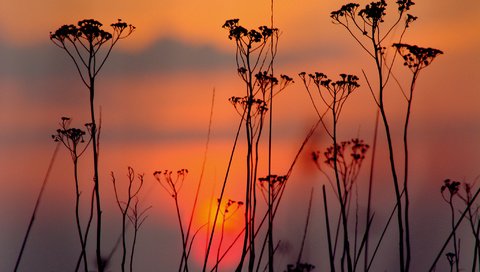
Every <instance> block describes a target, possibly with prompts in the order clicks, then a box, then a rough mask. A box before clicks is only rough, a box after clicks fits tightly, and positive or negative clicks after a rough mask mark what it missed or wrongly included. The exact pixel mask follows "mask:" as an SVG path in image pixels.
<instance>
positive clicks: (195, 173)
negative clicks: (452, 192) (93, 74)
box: [0, 0, 480, 271]
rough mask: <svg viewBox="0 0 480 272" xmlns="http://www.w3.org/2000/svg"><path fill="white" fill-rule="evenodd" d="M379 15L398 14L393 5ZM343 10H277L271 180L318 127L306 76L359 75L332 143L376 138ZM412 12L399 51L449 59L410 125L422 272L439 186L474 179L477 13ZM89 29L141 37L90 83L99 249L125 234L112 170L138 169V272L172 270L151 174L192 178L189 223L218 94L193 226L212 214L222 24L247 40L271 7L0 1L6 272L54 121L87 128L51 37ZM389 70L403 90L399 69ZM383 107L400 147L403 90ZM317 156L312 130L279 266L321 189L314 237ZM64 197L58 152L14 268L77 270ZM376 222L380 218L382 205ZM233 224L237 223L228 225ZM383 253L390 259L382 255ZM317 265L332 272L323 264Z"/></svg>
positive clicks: (384, 198)
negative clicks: (97, 132) (339, 17)
mask: <svg viewBox="0 0 480 272" xmlns="http://www.w3.org/2000/svg"><path fill="white" fill-rule="evenodd" d="M342 3H343V2H342ZM345 3H346V2H345ZM361 3H363V4H365V3H366V1H362V2H361ZM388 3H389V4H390V5H391V6H393V2H392V1H389V2H388ZM340 6H341V2H338V1H327V0H316V1H314V0H305V1H303V0H302V1H286V0H278V1H276V2H275V6H274V10H275V13H274V19H275V25H276V27H277V28H279V29H280V32H281V35H280V40H279V44H278V55H277V59H276V63H275V69H276V71H278V73H282V74H287V75H289V76H291V77H293V78H294V80H295V82H296V83H295V84H293V85H292V86H290V87H288V88H287V89H286V90H285V91H284V92H283V93H281V94H280V95H279V96H278V98H277V100H275V103H276V104H275V105H276V107H275V108H274V120H276V121H274V125H273V136H274V142H273V147H274V149H273V150H274V151H273V155H274V166H273V169H274V171H278V172H286V170H287V169H288V167H289V165H290V163H291V161H292V159H293V157H294V156H295V154H296V152H297V150H298V148H299V147H300V144H301V143H302V141H303V139H304V137H305V135H306V134H307V133H308V130H309V128H310V127H311V126H312V125H313V124H314V122H315V121H316V115H315V111H314V109H313V107H312V105H311V103H310V101H309V98H308V94H307V93H306V91H305V89H304V87H303V85H302V83H301V80H300V78H299V77H298V76H297V74H298V73H299V72H302V71H305V72H307V73H308V72H314V71H319V72H324V73H326V74H328V75H329V76H331V77H335V76H336V75H337V74H340V73H352V74H357V75H359V77H360V85H362V87H361V88H359V89H358V92H356V93H354V94H352V96H351V98H350V99H349V101H348V102H347V104H346V106H345V109H344V112H343V113H342V123H341V126H340V128H339V133H340V135H341V137H342V139H349V138H353V137H361V138H364V139H365V140H366V141H367V142H371V141H372V134H373V125H374V122H373V120H374V116H375V105H374V103H373V100H372V97H371V95H370V93H369V91H368V89H367V88H366V84H365V80H364V78H363V77H361V76H360V75H361V74H362V70H364V71H365V72H366V73H367V74H372V75H373V69H372V68H373V67H372V62H371V60H370V59H369V58H368V57H366V56H365V54H364V52H362V50H361V49H360V47H359V46H358V45H357V44H356V43H355V41H354V40H353V39H352V38H351V37H350V36H349V34H348V33H347V32H346V31H345V29H343V28H342V27H341V26H338V25H334V24H333V23H332V21H331V19H330V17H329V14H330V12H331V11H333V10H336V9H338V8H339V7H340ZM390 11H391V10H390ZM412 13H413V14H414V15H415V16H418V17H419V19H418V20H417V21H416V22H415V23H414V24H413V26H412V27H411V29H409V32H407V34H406V36H405V38H404V41H405V42H407V43H412V44H417V45H419V46H423V47H434V48H438V49H441V50H442V51H443V52H444V54H443V55H441V56H439V57H438V58H437V59H436V60H435V61H434V62H433V64H432V65H431V66H429V67H428V68H426V69H425V70H424V71H422V73H421V75H420V78H419V81H418V83H417V87H416V88H417V92H416V93H415V98H414V102H413V116H412V123H411V128H410V131H411V146H412V150H413V152H412V156H411V165H412V170H411V180H412V184H414V185H413V187H412V188H413V189H412V206H415V207H417V208H416V209H415V210H413V212H412V216H413V217H414V218H415V220H412V221H413V222H414V223H413V224H414V227H413V228H414V230H415V231H414V237H415V238H416V239H415V240H414V245H416V246H417V247H415V248H417V251H416V253H417V254H418V256H419V257H418V258H417V259H416V260H414V264H415V265H417V267H418V268H420V270H422V269H423V267H426V266H428V265H429V264H430V260H432V258H433V256H434V253H431V252H435V249H436V248H438V247H439V246H440V245H441V243H442V242H443V237H445V235H446V234H447V233H448V228H447V227H446V226H445V222H448V214H447V213H446V208H447V204H446V203H444V202H443V200H442V198H441V195H440V193H439V190H440V186H441V184H442V181H443V180H444V179H445V178H452V179H457V180H461V181H468V182H473V181H474V180H475V179H476V178H477V177H478V176H479V175H480V170H479V168H478V165H479V162H480V144H479V142H478V139H479V137H480V123H479V122H478V117H480V107H478V103H479V102H478V101H480V94H479V90H480V81H479V80H478V77H479V76H480V53H479V52H478V49H479V48H480V35H478V33H480V2H479V1H476V0H465V1H462V3H461V4H459V3H455V4H453V3H452V2H451V1H444V0H441V1H433V0H424V1H421V2H420V1H418V3H416V5H415V6H413V10H412ZM392 14H393V13H392ZM86 18H95V19H97V20H99V21H101V22H102V23H104V25H105V26H108V25H109V24H110V23H113V22H116V20H117V19H118V18H121V19H122V20H124V21H126V22H127V23H131V24H133V25H135V26H136V30H135V32H134V33H133V34H132V35H131V36H130V37H128V38H127V39H125V40H121V41H120V42H119V43H118V46H116V47H115V48H114V51H113V53H112V55H111V56H110V58H109V59H108V61H107V63H106V65H105V67H104V68H103V70H102V71H101V73H100V75H99V78H98V80H97V83H98V84H97V97H96V101H97V102H96V103H97V107H98V108H100V107H101V113H102V129H103V131H102V138H101V155H100V156H101V159H100V160H101V162H100V167H101V179H102V180H104V183H103V184H102V187H103V188H104V189H103V190H104V191H105V201H104V202H105V203H109V204H106V207H105V216H106V218H107V219H106V221H107V222H108V223H107V225H106V228H107V229H108V230H109V231H108V234H107V235H106V237H105V247H106V248H111V247H113V244H114V241H115V239H116V237H117V235H118V231H119V229H118V224H119V223H118V222H119V221H118V220H119V211H118V208H117V207H116V206H115V203H114V196H113V191H112V190H113V188H112V186H111V181H110V172H111V171H113V172H115V175H116V176H118V177H123V178H125V174H126V171H127V167H128V166H132V167H133V168H134V169H135V170H136V171H137V173H145V177H146V180H147V182H146V185H145V188H146V189H145V196H144V200H145V201H144V205H145V207H147V206H150V205H151V206H152V209H151V210H150V211H149V218H148V219H147V221H146V223H145V226H144V228H143V229H142V230H141V233H140V235H141V236H140V237H141V239H142V240H141V242H140V243H139V246H138V252H139V253H138V261H137V267H138V270H139V271H154V270H158V268H159V267H175V266H176V265H177V260H178V261H179V260H180V252H181V251H180V243H179V242H180V236H179V233H178V228H177V225H176V224H177V222H176V221H175V220H176V218H175V214H174V206H173V200H172V199H171V198H170V197H169V196H168V194H167V193H166V192H164V191H162V189H161V187H160V186H159V185H158V184H156V181H155V180H154V178H153V176H152V173H153V172H154V171H156V170H165V169H170V170H175V171H176V170H177V169H182V168H188V169H189V170H190V171H189V176H188V178H187V180H186V185H185V186H184V188H183V189H182V190H183V191H182V195H181V197H183V202H182V203H183V205H184V206H183V207H184V211H183V214H184V216H185V217H187V215H188V214H189V212H188V211H189V209H190V208H189V207H190V205H191V201H190V199H191V198H192V196H193V193H194V188H195V186H196V183H197V182H198V180H199V177H200V172H201V165H202V160H203V155H204V150H205V142H206V138H207V130H208V123H209V115H210V109H211V105H212V95H213V93H214V94H215V98H214V106H213V119H212V134H211V143H210V146H209V150H208V153H207V164H206V171H205V177H204V179H205V180H206V182H205V185H204V187H203V188H202V191H201V198H202V202H201V205H200V206H201V210H202V211H201V212H199V214H200V215H202V216H205V214H208V212H206V211H208V209H209V204H208V203H209V201H210V199H211V198H212V196H213V195H217V194H218V192H219V190H220V188H219V186H220V185H219V184H220V181H221V180H222V179H223V176H224V175H225V169H226V165H227V160H228V156H229V154H230V149H231V146H232V143H233V137H234V135H235V131H236V126H237V125H238V120H239V116H238V114H237V113H236V112H235V110H234V109H233V108H232V107H231V105H230V103H229V102H228V98H229V97H231V96H240V95H242V94H243V87H242V82H241V80H240V78H239V77H238V75H237V73H236V64H235V48H234V44H233V42H232V41H231V40H229V39H228V38H227V36H228V34H227V32H226V30H224V29H222V28H221V26H222V25H223V23H224V22H225V20H227V19H232V18H239V19H240V23H241V24H242V25H244V26H245V27H247V28H254V27H257V26H260V25H268V24H269V23H270V1H263V0H262V1H253V0H244V1H236V0H229V1H220V0H210V1H193V0H182V1H173V0H161V1H152V0H139V1H123V0H121V1H110V0H109V1H70V2H65V1H59V0H48V1H32V0H18V1H2V2H1V4H0V187H1V190H0V202H1V205H0V228H1V231H0V259H1V260H5V261H2V262H1V264H0V270H2V271H4V270H5V271H7V270H10V269H12V268H13V266H14V262H15V259H16V256H17V254H18V250H19V248H20V244H21V240H22V238H23V235H24V233H25V230H26V226H27V224H28V220H29V217H30V214H31V211H32V209H33V206H34V203H35V198H36V196H37V194H38V191H39V189H40V186H41V182H42V180H43V177H44V175H45V172H46V169H47V166H48V162H49V160H50V157H51V156H52V153H53V150H54V148H55V143H54V142H53V141H52V140H51V137H50V136H51V134H52V133H54V132H55V130H56V129H57V128H58V123H59V121H60V118H61V117H62V116H68V117H71V118H72V125H75V126H82V125H83V124H84V123H86V122H88V111H87V106H88V95H87V94H88V92H87V89H85V87H84V86H83V85H82V83H81V81H80V79H79V77H78V74H77V73H76V70H75V68H74V66H73V64H72V62H71V61H70V59H69V58H68V56H67V55H66V54H65V53H64V52H63V51H62V50H61V49H59V48H58V47H56V46H55V45H53V44H52V42H51V41H50V40H49V33H50V32H52V31H55V30H56V29H57V28H58V27H60V26H61V25H63V24H72V23H76V22H77V21H78V20H81V19H86ZM107 28H108V27H107ZM395 72H396V73H398V75H399V76H400V77H402V78H408V75H409V74H408V72H406V71H405V68H403V67H398V68H396V70H395ZM387 103H388V104H387V105H388V107H389V110H390V112H389V114H390V116H391V118H392V119H391V120H392V123H393V124H394V128H393V131H394V134H395V135H396V136H394V137H395V141H400V136H399V135H400V133H401V131H400V126H399V125H400V120H401V119H400V118H401V116H402V115H403V114H404V110H403V109H404V106H405V103H404V100H402V97H401V94H400V93H399V92H398V89H396V88H392V92H391V93H390V94H389V96H388V102H387ZM97 112H98V111H97ZM381 131H382V130H381ZM380 135H381V136H380V140H379V146H381V147H380V148H379V151H378V152H379V155H378V156H379V158H380V159H379V160H378V161H379V166H378V169H379V170H378V171H377V172H378V173H376V174H377V175H378V180H379V185H378V187H377V191H376V193H377V197H378V203H381V205H380V206H379V207H382V206H383V204H382V203H390V204H391V201H390V202H388V201H389V200H388V199H389V197H391V196H392V193H393V189H392V186H391V184H390V182H389V181H390V180H389V176H388V172H387V170H386V169H387V168H386V167H387V166H386V165H385V164H384V161H385V159H386V152H385V149H384V148H385V139H384V135H383V134H382V133H381V134H380ZM326 146H327V140H326V139H325V135H324V134H322V133H321V132H318V133H317V134H315V137H313V139H312V140H311V141H310V142H309V144H308V145H307V147H306V150H305V152H303V153H302V155H301V156H300V158H301V159H300V163H299V164H298V167H297V168H296V169H295V171H294V173H293V175H292V184H291V187H288V188H287V194H286V196H285V203H284V204H282V205H283V206H281V207H283V210H282V211H283V212H282V213H281V216H280V217H279V219H278V220H279V223H278V229H277V230H276V231H277V235H278V236H277V237H278V239H279V240H282V241H284V242H285V243H284V244H285V245H291V246H290V247H289V246H286V247H285V248H286V249H285V250H283V251H282V253H280V255H281V257H279V259H280V260H281V261H280V262H279V266H281V267H282V268H283V267H285V264H286V263H289V262H293V261H294V260H295V258H296V257H295V256H296V254H297V252H298V244H299V242H298V241H299V239H301V233H302V231H303V229H302V228H303V222H304V217H305V215H304V214H298V213H296V212H295V211H296V210H297V209H301V210H302V211H303V210H305V212H306V209H305V207H306V206H307V204H308V202H307V198H308V197H307V196H308V195H309V192H310V189H311V188H315V194H314V195H315V198H314V203H316V204H317V206H316V208H314V209H313V213H314V216H313V218H314V219H315V220H314V223H312V229H314V228H319V229H320V228H323V225H322V224H323V221H322V209H321V205H320V203H321V194H320V192H321V187H320V186H321V185H322V184H324V183H325V181H324V180H322V179H321V174H320V173H319V172H318V171H315V169H314V166H313V163H312V162H311V161H310V159H309V153H310V151H312V150H317V149H319V150H321V149H325V148H326ZM240 152H242V149H240ZM90 155H91V154H89V153H88V152H87V153H86V154H85V158H84V161H83V162H82V163H81V167H82V169H83V170H82V172H81V178H82V179H83V186H84V187H82V188H84V190H87V188H88V186H89V184H88V181H89V177H90V176H91V169H90V168H89V167H90V164H91V162H90V158H89V157H90ZM87 157H88V158H87ZM382 158H383V160H382ZM241 159H242V158H241V157H239V158H237V159H235V160H234V168H233V169H234V171H233V173H232V176H233V177H232V179H233V180H242V173H243V172H242V170H243V168H242V167H243V166H242V160H241ZM366 170H367V168H366V167H365V168H364V169H363V170H362V173H363V175H364V176H365V175H366V173H367V171H366ZM362 177H363V176H362ZM187 183H188V184H187ZM239 183H240V182H232V185H231V186H229V187H228V188H227V192H228V195H229V197H231V198H232V199H239V198H241V197H242V186H241V185H239ZM192 184H193V185H192ZM73 186H74V185H73V181H72V164H71V161H70V158H69V156H68V153H67V152H66V150H65V149H62V150H61V151H60V153H59V154H58V157H57V160H56V162H55V165H54V168H53V170H52V173H51V176H50V178H49V183H48V185H47V188H46V191H45V195H44V201H43V202H42V203H41V206H40V212H39V216H38V217H37V219H36V221H35V225H34V228H33V232H32V235H31V238H30V240H29V244H28V246H27V250H26V253H25V256H24V260H23V263H22V269H21V271H30V270H31V269H32V268H34V267H42V268H44V270H45V271H63V270H65V269H70V268H71V266H72V263H73V259H75V258H76V257H75V256H76V254H77V246H78V242H77V240H76V238H77V237H76V236H75V235H76V233H75V228H74V224H73V222H74V214H73V212H74V201H73V197H74V187H73ZM289 186H290V185H289ZM425 196H428V197H425ZM377 212H378V213H379V214H386V213H388V211H386V210H384V209H382V208H378V211H377ZM200 215H199V216H200ZM240 215H241V212H238V213H237V216H238V217H240ZM207 217H208V215H207ZM235 220H238V218H233V219H232V221H231V223H232V225H235V224H234V222H237V221H235ZM201 221H202V220H201V217H200V219H199V222H197V223H196V224H198V225H201V224H202V223H200V222H201ZM286 222H295V223H292V224H285V223H286ZM439 222H440V223H439ZM442 224H443V225H442ZM433 225H435V226H441V227H435V228H434V227H433ZM432 228H433V229H432ZM229 231H231V233H230V234H229V235H234V233H236V230H235V228H233V227H232V229H231V230H229ZM237 231H238V230H237ZM310 234H311V235H312V238H311V240H310V242H309V243H308V245H307V248H308V250H307V251H306V253H305V258H308V259H306V261H310V262H312V263H315V262H316V261H317V262H320V261H318V260H319V256H317V255H316V254H317V253H315V252H316V250H318V248H322V243H324V239H323V238H324V237H322V235H318V236H315V235H314V234H315V231H313V230H312V231H311V232H310ZM229 239H230V238H229ZM392 242H393V241H392ZM172 248H173V249H175V250H172ZM386 248H388V247H386ZM432 248H433V249H432ZM425 249H428V250H425ZM430 249H431V250H430ZM105 250H107V249H105ZM389 250H390V249H389ZM320 252H321V250H320ZM386 252H387V253H386V254H387V256H388V252H389V251H388V250H386ZM198 255H201V253H198ZM390 255H393V254H390ZM56 256H63V257H62V258H56ZM92 257H93V256H92ZM232 259H233V258H232ZM384 259H385V261H384V262H383V263H380V264H378V269H379V270H378V271H383V270H384V269H388V268H389V267H390V266H389V265H391V263H390V260H389V259H388V258H384ZM172 260H174V261H172ZM392 262H393V261H392ZM226 263H227V262H226ZM322 265H325V264H321V263H318V264H317V266H318V267H323V266H322ZM226 267H228V263H227V264H226ZM376 271H377V270H376Z"/></svg>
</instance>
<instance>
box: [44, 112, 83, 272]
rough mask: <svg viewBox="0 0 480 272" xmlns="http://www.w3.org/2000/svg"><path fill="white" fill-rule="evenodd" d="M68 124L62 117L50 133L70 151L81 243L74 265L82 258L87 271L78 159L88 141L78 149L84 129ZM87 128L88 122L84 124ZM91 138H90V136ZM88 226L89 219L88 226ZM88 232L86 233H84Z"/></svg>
mask: <svg viewBox="0 0 480 272" xmlns="http://www.w3.org/2000/svg"><path fill="white" fill-rule="evenodd" d="M69 124H70V118H68V117H62V122H61V123H60V128H59V129H57V133H56V134H54V135H52V139H53V140H54V141H55V142H61V143H62V144H63V145H64V146H65V147H66V148H67V149H68V151H69V152H70V156H71V158H72V161H73V176H74V181H75V222H76V226H77V231H78V235H79V239H80V245H81V254H80V259H79V260H78V262H77V265H76V267H75V271H78V269H79V268H80V262H81V260H83V264H84V269H85V272H86V271H88V264H87V257H86V252H85V249H86V243H87V236H86V235H85V236H84V235H83V231H82V227H81V220H80V195H81V192H80V189H79V181H78V160H79V158H80V157H81V156H82V154H83V153H84V151H85V150H86V149H87V147H88V144H89V143H90V141H88V143H87V144H86V145H85V146H84V147H83V149H80V150H79V145H80V144H81V143H84V142H85V141H84V135H85V131H83V130H81V129H78V128H68V126H69ZM86 126H87V128H88V127H89V124H87V125H86ZM90 139H91V138H90ZM89 226H90V221H89V224H88V227H89ZM86 234H88V233H86Z"/></svg>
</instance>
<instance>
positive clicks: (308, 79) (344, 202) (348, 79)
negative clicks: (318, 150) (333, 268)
mask: <svg viewBox="0 0 480 272" xmlns="http://www.w3.org/2000/svg"><path fill="white" fill-rule="evenodd" d="M299 76H300V78H301V79H302V81H303V84H304V86H305V89H306V90H307V92H308V93H309V96H310V98H311V99H312V104H313V106H314V108H315V110H316V112H317V115H318V117H319V119H320V121H321V122H322V123H323V126H324V128H325V129H326V132H327V134H328V135H329V136H330V138H331V140H332V144H333V145H332V147H331V148H329V149H328V150H327V152H326V153H325V155H326V156H327V161H326V163H327V164H329V165H330V166H331V167H332V168H333V170H334V174H335V186H336V188H335V189H336V192H335V193H336V194H337V196H338V201H339V205H340V216H339V220H340V221H341V224H342V229H343V251H342V258H341V265H342V269H343V268H344V265H345V264H346V265H347V271H353V263H352V257H351V249H350V238H349V233H348V214H347V213H348V212H347V208H348V206H349V204H348V203H349V199H350V196H349V191H350V187H351V184H353V183H352V182H353V180H354V179H352V180H351V181H352V182H350V183H348V182H347V181H348V179H349V177H348V176H349V171H351V170H352V169H350V170H348V166H347V165H346V162H345V161H344V160H343V148H344V147H345V145H346V142H345V143H342V144H339V143H338V139H337V126H338V121H339V118H340V115H341V112H342V109H343V106H344V105H345V102H346V100H347V98H348V96H349V95H350V94H351V93H352V92H353V91H354V90H355V89H356V88H358V87H359V86H360V85H359V84H358V83H357V80H358V77H357V76H355V75H346V74H340V77H341V79H340V80H337V81H332V80H331V79H329V78H328V77H327V75H325V74H323V73H319V72H315V73H314V74H309V75H308V76H307V75H306V73H305V72H302V73H300V74H299ZM311 85H313V86H314V87H315V90H316V91H317V92H318V93H319V95H320V98H321V103H322V104H324V106H325V111H324V113H320V111H319V110H318V107H317V106H316V102H315V100H313V97H312V94H311V90H310V88H311ZM327 112H329V113H330V114H331V120H332V126H331V128H328V127H327V125H326V124H325V120H324V117H325V116H326V113H327ZM340 150H342V151H341V153H339V151H340ZM365 152H366V151H365ZM341 158H342V164H343V165H342V169H340V166H339V160H340V159H341ZM359 158H360V157H359ZM362 160H363V158H362ZM340 172H341V173H340ZM340 174H342V179H340ZM354 177H355V175H352V176H351V177H350V178H354ZM339 225H340V224H339ZM339 225H338V227H339ZM337 231H338V229H337ZM337 233H338V232H337Z"/></svg>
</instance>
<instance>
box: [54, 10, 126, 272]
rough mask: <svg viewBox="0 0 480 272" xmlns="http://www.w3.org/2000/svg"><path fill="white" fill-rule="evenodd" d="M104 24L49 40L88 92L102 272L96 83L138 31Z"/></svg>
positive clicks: (87, 24) (63, 30) (67, 30)
mask: <svg viewBox="0 0 480 272" xmlns="http://www.w3.org/2000/svg"><path fill="white" fill-rule="evenodd" d="M102 26H103V25H102V23H100V22H99V21H96V20H93V19H85V20H81V21H79V22H78V23H77V25H73V24H71V25H63V26H61V27H60V28H59V29H57V30H56V31H55V32H51V33H50V40H51V41H52V42H53V43H54V44H55V45H56V46H58V47H60V48H61V49H63V50H64V51H65V52H66V53H67V54H68V56H69V57H70V58H71V59H72V61H73V63H74V64H75V67H76V69H77V71H78V73H79V75H80V78H81V80H82V82H83V84H84V85H85V86H86V87H87V88H88V90H89V98H90V99H89V100H90V115H91V127H90V129H91V135H92V149H93V171H94V175H93V182H94V188H95V189H94V190H95V201H96V202H95V203H96V214H97V217H96V218H97V222H96V223H97V240H96V241H97V242H96V257H97V267H98V270H99V271H100V272H103V271H104V270H105V265H106V264H105V263H104V260H103V257H102V254H101V240H102V239H101V237H102V209H101V201H100V199H101V198H100V195H101V194H100V185H99V184H100V182H99V179H98V177H99V175H98V149H99V143H98V137H99V129H98V128H97V122H96V117H95V106H94V98H95V80H96V77H97V75H98V73H99V72H100V70H101V69H102V68H103V65H104V64H105V62H106V61H107V59H108V57H109V56H110V53H111V51H112V49H113V47H114V46H115V45H116V44H117V42H118V41H119V40H121V39H125V38H126V37H128V36H130V34H132V32H133V31H134V30H135V27H134V26H132V25H128V24H127V23H125V22H123V21H122V20H120V19H119V20H118V22H116V23H113V24H111V25H110V26H111V27H112V32H108V31H106V30H104V29H102Z"/></svg>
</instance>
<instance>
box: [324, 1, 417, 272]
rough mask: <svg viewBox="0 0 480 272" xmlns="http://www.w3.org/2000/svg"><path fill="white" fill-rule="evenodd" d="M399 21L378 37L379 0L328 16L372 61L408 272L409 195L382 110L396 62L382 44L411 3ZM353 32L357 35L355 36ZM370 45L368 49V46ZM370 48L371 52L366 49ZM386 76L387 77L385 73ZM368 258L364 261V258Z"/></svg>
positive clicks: (382, 7) (382, 11) (402, 6)
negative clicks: (398, 171) (388, 59)
mask: <svg viewBox="0 0 480 272" xmlns="http://www.w3.org/2000/svg"><path fill="white" fill-rule="evenodd" d="M396 3H397V5H398V11H399V12H398V17H397V19H396V21H395V22H394V23H393V24H392V25H391V27H390V28H388V30H387V31H386V32H385V34H383V35H382V34H381V30H382V27H381V26H382V25H383V23H384V17H385V15H386V6H387V3H386V1H385V0H380V1H377V2H372V3H370V4H367V5H366V6H365V8H363V9H361V10H360V11H358V8H359V4H356V3H350V4H347V5H344V6H342V8H341V9H339V10H337V11H334V12H332V13H331V17H332V19H334V22H335V23H337V24H340V25H342V26H343V27H345V28H346V29H347V31H348V32H349V33H350V35H351V36H352V37H353V38H354V39H355V40H356V41H357V43H358V44H359V45H360V46H361V47H362V49H363V50H365V51H366V52H367V54H368V55H370V56H371V57H372V58H373V59H374V63H375V68H376V72H377V77H378V95H375V94H374V93H373V91H372V90H371V91H372V95H373V97H374V100H375V102H376V104H377V106H378V109H379V110H380V114H381V117H382V121H383V124H384V127H385V133H386V138H387V146H388V150H389V161H390V170H391V173H392V179H393V186H394V191H395V198H396V202H397V205H396V207H397V224H398V235H399V241H398V245H399V259H400V260H399V261H400V264H399V266H400V271H401V272H405V271H408V270H409V266H410V260H411V249H410V227H409V220H408V217H409V214H408V208H406V211H404V209H403V203H402V194H403V197H404V199H405V202H406V203H407V204H406V206H408V203H409V200H408V199H409V195H408V191H404V189H405V184H404V185H403V187H404V188H403V189H402V188H401V185H400V182H399V178H398V174H397V170H396V165H395V164H396V163H395V158H394V150H393V141H392V135H391V129H390V125H389V121H388V118H387V113H386V109H385V100H384V96H385V93H384V92H385V87H386V85H387V83H388V81H389V78H390V76H391V75H392V74H391V69H392V66H393V64H394V62H395V58H396V56H397V54H396V53H395V54H394V57H393V58H392V60H391V62H390V63H388V62H387V60H386V57H385V49H386V47H384V46H383V42H384V41H385V40H386V38H387V37H388V36H389V35H390V34H391V33H392V30H393V29H395V28H396V27H397V25H399V23H400V22H401V20H402V18H404V17H405V16H404V15H405V14H406V12H407V11H408V10H409V9H410V6H412V5H414V3H413V1H412V0H398V1H397V2H396ZM415 19H416V17H414V16H411V15H409V14H407V15H406V19H405V25H404V28H403V30H402V32H401V35H400V38H399V40H400V41H401V39H402V38H403V35H404V33H405V31H406V29H407V28H408V27H409V24H410V23H411V22H413V21H414V20H415ZM354 31H358V33H360V34H359V35H358V36H357V34H355V32H354ZM361 36H364V37H365V38H366V40H367V42H363V41H362V39H361V38H360V37H361ZM369 43H370V44H371V47H370V46H369V45H368V44H369ZM369 48H371V49H369ZM385 72H386V75H384V73H385ZM366 258H367V257H366Z"/></svg>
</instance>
